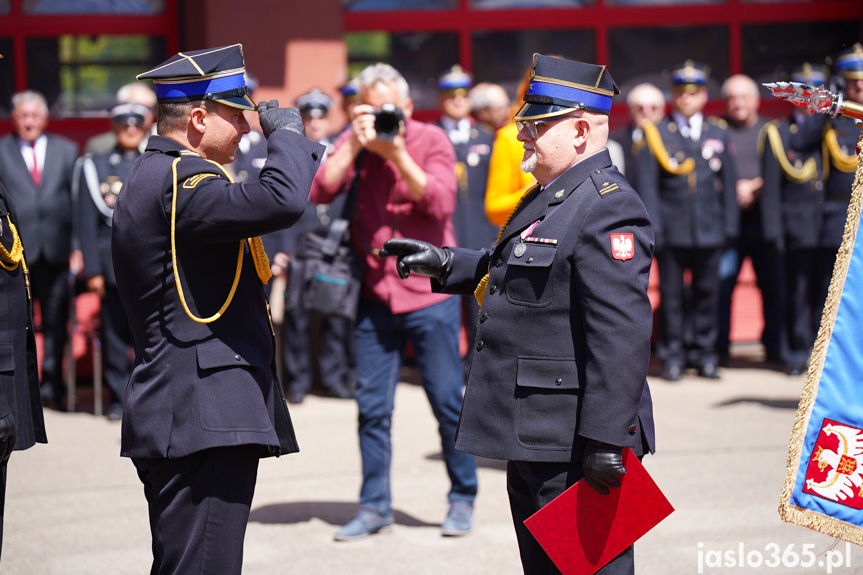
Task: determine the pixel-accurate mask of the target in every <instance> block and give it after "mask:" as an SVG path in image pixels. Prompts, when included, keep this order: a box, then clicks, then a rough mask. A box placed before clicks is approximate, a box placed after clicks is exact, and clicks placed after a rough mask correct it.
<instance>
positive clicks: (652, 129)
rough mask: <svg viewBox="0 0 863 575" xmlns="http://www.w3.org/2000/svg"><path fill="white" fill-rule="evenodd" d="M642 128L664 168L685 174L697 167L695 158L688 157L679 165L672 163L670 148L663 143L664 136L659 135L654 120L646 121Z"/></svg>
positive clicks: (671, 172)
mask: <svg viewBox="0 0 863 575" xmlns="http://www.w3.org/2000/svg"><path fill="white" fill-rule="evenodd" d="M642 130H644V139H645V140H647V146H648V147H649V148H650V151H651V152H653V155H654V156H656V159H657V160H658V161H659V165H660V166H662V169H663V170H665V171H666V172H668V173H669V174H674V175H675V176H685V175H687V174H689V173H691V172H692V170H694V169H695V160H694V159H692V158H686V160H685V161H683V162H682V163H681V164H680V165H678V166H672V165H671V163H670V162H671V156H669V155H668V150H666V149H665V144H663V143H662V136H660V135H659V130H657V129H656V126H655V125H654V124H653V122H645V123H644V126H642Z"/></svg>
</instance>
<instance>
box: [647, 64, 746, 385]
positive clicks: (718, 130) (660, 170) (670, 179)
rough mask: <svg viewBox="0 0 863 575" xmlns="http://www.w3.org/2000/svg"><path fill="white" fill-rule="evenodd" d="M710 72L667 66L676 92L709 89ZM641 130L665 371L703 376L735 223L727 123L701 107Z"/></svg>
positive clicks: (711, 362)
mask: <svg viewBox="0 0 863 575" xmlns="http://www.w3.org/2000/svg"><path fill="white" fill-rule="evenodd" d="M707 77H708V76H707V70H706V67H705V66H704V65H701V64H696V63H694V62H692V61H687V62H685V63H684V64H682V65H680V66H678V67H676V68H675V69H674V70H673V71H672V75H671V81H672V84H673V85H674V86H675V87H676V89H679V90H684V91H691V92H692V93H696V92H698V91H700V90H706V87H705V84H706V82H707ZM705 100H706V95H705ZM694 118H698V119H699V120H701V131H700V134H697V135H696V134H694V133H693V130H694V129H695V128H694V126H693V127H692V128H690V127H688V126H686V125H685V124H684V122H688V121H692V120H693V119H694ZM693 124H694V122H693ZM644 133H645V141H646V142H647V146H646V147H645V148H644V149H643V150H642V151H641V153H640V155H639V157H638V170H639V175H638V184H639V189H638V193H639V194H641V197H642V198H643V200H644V204H645V205H646V206H647V208H648V210H649V212H650V217H651V220H652V221H653V228H654V232H655V234H656V245H657V261H658V264H659V282H660V283H659V289H660V297H661V304H660V312H659V315H660V331H659V345H658V353H659V356H660V359H661V360H662V361H663V362H664V364H665V371H664V374H663V375H664V376H665V377H666V379H669V380H676V379H679V378H680V374H681V371H682V369H683V367H684V366H685V365H687V364H688V365H692V366H694V367H696V368H698V370H699V373H700V374H701V375H704V376H706V377H711V378H713V377H717V372H716V365H717V361H718V358H717V353H716V340H717V336H718V324H717V318H718V317H719V316H718V314H719V260H720V256H721V254H722V250H723V248H724V247H725V246H726V245H727V244H728V243H729V242H730V241H731V240H733V239H735V238H736V237H737V236H738V233H739V227H740V222H739V219H740V209H739V207H738V205H737V192H736V180H737V177H736V173H735V170H734V166H733V163H732V158H731V155H730V153H729V150H728V138H727V136H726V127H725V121H724V120H721V119H718V118H712V117H709V118H704V117H703V116H702V115H701V112H700V111H698V112H696V113H695V114H693V115H692V117H691V118H686V117H684V116H683V115H682V114H680V113H675V112H673V113H672V116H671V117H666V118H663V119H662V120H661V121H660V122H659V123H658V124H655V125H654V124H652V123H650V122H647V123H646V124H645V126H644ZM687 268H689V269H690V270H691V271H692V304H691V307H692V310H691V313H687V306H686V305H685V302H684V297H685V290H684V281H683V274H684V271H685V270H686V269H687ZM687 316H689V317H687ZM687 322H690V323H691V330H692V337H691V341H690V342H687V341H686V339H687V338H686V337H685V331H686V330H685V326H686V324H687Z"/></svg>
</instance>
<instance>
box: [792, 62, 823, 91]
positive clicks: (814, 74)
mask: <svg viewBox="0 0 863 575" xmlns="http://www.w3.org/2000/svg"><path fill="white" fill-rule="evenodd" d="M789 78H790V80H791V81H792V82H800V83H801V84H806V85H808V86H823V85H824V84H826V83H827V68H826V67H825V66H819V65H815V66H813V65H812V64H810V63H809V62H803V63H802V64H801V65H799V66H797V67H796V68H794V69H793V70H791V73H790V74H789Z"/></svg>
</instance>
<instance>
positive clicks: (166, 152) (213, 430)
mask: <svg viewBox="0 0 863 575" xmlns="http://www.w3.org/2000/svg"><path fill="white" fill-rule="evenodd" d="M243 72H244V63H243V54H242V47H241V46H240V45H239V44H235V45H233V46H225V47H221V48H213V49H209V50H198V51H190V52H184V53H183V54H182V55H180V54H178V55H176V56H173V57H172V58H170V59H169V60H168V61H166V62H164V63H162V64H161V65H159V66H158V67H156V68H154V69H153V70H150V71H148V72H146V73H144V74H141V75H140V76H139V77H138V79H152V80H153V82H154V83H155V88H156V94H157V96H158V98H159V113H158V117H159V120H158V131H159V135H157V136H152V137H151V138H150V140H149V143H148V145H147V150H146V152H145V153H144V155H143V156H141V158H139V159H138V161H137V162H136V163H135V165H134V167H133V168H132V171H131V172H130V173H129V175H128V177H127V179H126V184H125V186H124V187H123V190H122V192H121V193H120V195H119V197H118V201H117V206H116V208H115V209H114V219H113V233H112V250H113V262H114V272H115V274H116V277H117V288H118V290H119V292H120V298H121V299H122V301H123V306H124V308H125V309H126V314H127V315H128V317H129V324H130V328H131V332H132V340H133V341H134V344H135V363H134V366H133V369H132V374H131V377H130V380H129V385H128V386H127V390H126V391H127V393H126V405H125V409H124V411H123V424H122V437H121V455H123V456H125V457H130V458H132V462H133V463H134V464H135V467H136V469H137V471H138V477H139V478H140V479H141V482H142V483H143V485H144V493H145V495H146V497H147V502H148V504H149V514H150V526H151V532H152V537H153V546H152V549H153V566H152V571H151V572H152V573H160V574H162V573H165V574H167V573H172V574H183V575H188V574H196V573H220V574H226V575H230V574H233V575H239V573H240V572H241V570H242V558H243V538H244V535H245V530H246V524H247V522H248V518H249V510H250V506H251V502H252V495H253V493H254V488H255V480H256V476H257V469H258V461H259V459H260V458H262V457H267V456H272V455H275V456H278V455H280V454H284V453H292V452H295V451H297V449H298V447H297V443H296V439H295V436H294V432H293V427H292V425H291V420H290V415H289V413H288V409H287V405H286V403H285V400H284V396H283V394H282V392H281V385H280V384H279V383H278V380H277V377H276V371H275V362H274V353H275V352H274V342H273V328H272V323H271V321H270V318H269V310H268V305H267V300H266V297H265V296H264V288H263V284H265V283H266V282H267V281H269V279H270V277H271V272H270V264H269V261H268V259H267V256H266V253H265V252H264V249H263V244H262V242H261V240H260V237H259V234H262V233H268V232H273V231H275V230H278V229H281V228H284V227H286V226H290V225H291V224H293V223H294V222H295V221H296V220H297V219H298V218H299V217H300V214H301V213H302V212H303V208H304V207H305V205H306V203H307V201H308V194H309V188H310V186H311V182H312V178H313V177H314V174H315V171H316V170H317V167H318V165H319V163H320V159H321V157H322V156H323V151H324V148H323V146H321V145H320V144H317V143H315V142H311V141H310V140H308V139H306V138H305V137H304V136H303V134H302V122H301V120H300V115H299V112H298V111H297V110H296V109H286V108H278V103H277V102H276V101H275V100H273V101H271V102H269V103H266V102H262V103H261V104H259V105H258V113H259V116H260V120H261V127H262V129H263V132H264V135H265V137H267V139H268V150H267V152H268V153H267V160H266V163H265V164H264V166H263V168H262V169H261V173H260V178H259V180H258V181H252V182H245V183H239V184H235V183H233V182H232V181H231V179H230V178H229V177H228V175H227V172H225V170H224V168H222V166H221V164H225V163H229V162H231V161H232V160H233V159H234V153H235V152H236V150H237V146H238V144H239V141H240V137H241V136H242V135H243V134H244V133H247V132H248V131H249V123H248V121H247V120H246V118H245V115H244V114H245V111H247V110H253V109H254V104H253V102H252V101H251V99H249V97H248V96H247V95H246V90H245V81H244V74H243ZM238 250H239V251H238Z"/></svg>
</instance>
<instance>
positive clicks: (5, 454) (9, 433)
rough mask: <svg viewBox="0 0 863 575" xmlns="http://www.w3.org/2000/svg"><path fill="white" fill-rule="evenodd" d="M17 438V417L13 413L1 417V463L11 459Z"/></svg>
mask: <svg viewBox="0 0 863 575" xmlns="http://www.w3.org/2000/svg"><path fill="white" fill-rule="evenodd" d="M16 439H17V433H16V431H15V417H14V416H13V415H12V414H11V413H10V414H9V415H7V416H5V417H0V464H3V463H6V462H7V461H8V460H9V456H10V455H12V450H13V449H15V440H16Z"/></svg>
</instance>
